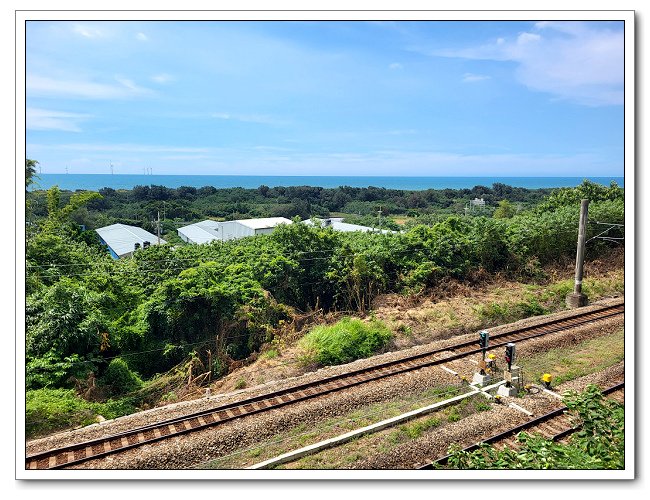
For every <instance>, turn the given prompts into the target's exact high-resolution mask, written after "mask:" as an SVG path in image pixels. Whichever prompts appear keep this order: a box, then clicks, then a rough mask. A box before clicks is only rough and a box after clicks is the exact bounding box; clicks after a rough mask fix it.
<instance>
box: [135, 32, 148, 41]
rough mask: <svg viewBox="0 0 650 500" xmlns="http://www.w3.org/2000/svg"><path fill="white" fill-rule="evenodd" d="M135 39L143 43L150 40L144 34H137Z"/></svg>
mask: <svg viewBox="0 0 650 500" xmlns="http://www.w3.org/2000/svg"><path fill="white" fill-rule="evenodd" d="M135 37H136V38H137V39H138V40H140V41H141V42H147V41H148V40H149V37H148V36H147V35H145V34H144V33H142V32H140V33H138V34H136V35H135Z"/></svg>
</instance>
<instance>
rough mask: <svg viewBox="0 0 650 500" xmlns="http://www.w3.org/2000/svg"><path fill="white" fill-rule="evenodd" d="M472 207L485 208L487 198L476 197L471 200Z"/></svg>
mask: <svg viewBox="0 0 650 500" xmlns="http://www.w3.org/2000/svg"><path fill="white" fill-rule="evenodd" d="M469 204H470V206H471V207H476V208H485V200H484V199H483V198H474V199H473V200H470V202H469Z"/></svg>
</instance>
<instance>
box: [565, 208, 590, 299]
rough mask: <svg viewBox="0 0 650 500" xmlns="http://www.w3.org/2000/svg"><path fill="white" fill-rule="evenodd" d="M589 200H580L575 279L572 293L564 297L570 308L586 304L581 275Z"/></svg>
mask: <svg viewBox="0 0 650 500" xmlns="http://www.w3.org/2000/svg"><path fill="white" fill-rule="evenodd" d="M588 210H589V200H582V201H581V202H580V226H579V228H578V250H577V253H576V280H575V286H574V287H573V293H570V294H569V295H567V297H566V305H567V307H569V308H570V309H575V308H576V307H583V306H586V305H587V296H586V295H585V294H584V293H582V277H583V269H584V263H585V240H586V234H587V213H588Z"/></svg>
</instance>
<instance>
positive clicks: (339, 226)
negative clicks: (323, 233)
mask: <svg viewBox="0 0 650 500" xmlns="http://www.w3.org/2000/svg"><path fill="white" fill-rule="evenodd" d="M314 220H315V221H316V223H318V224H320V226H321V227H331V228H332V229H334V231H342V232H344V233H350V232H353V231H365V232H369V233H379V232H381V233H383V234H388V233H394V232H395V231H390V230H388V229H375V228H372V227H368V226H359V225H358V224H350V223H348V222H343V219H342V218H339V217H336V218H330V219H313V220H312V219H307V220H304V221H303V223H305V224H307V225H309V226H312V225H313V224H314V222H313V221H314Z"/></svg>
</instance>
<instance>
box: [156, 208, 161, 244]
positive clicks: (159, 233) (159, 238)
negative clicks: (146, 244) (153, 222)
mask: <svg viewBox="0 0 650 500" xmlns="http://www.w3.org/2000/svg"><path fill="white" fill-rule="evenodd" d="M157 225H158V244H159V245H160V210H158V224H157Z"/></svg>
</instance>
